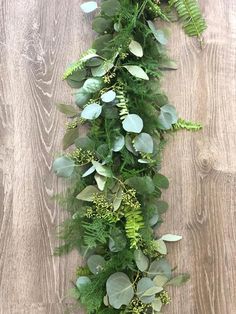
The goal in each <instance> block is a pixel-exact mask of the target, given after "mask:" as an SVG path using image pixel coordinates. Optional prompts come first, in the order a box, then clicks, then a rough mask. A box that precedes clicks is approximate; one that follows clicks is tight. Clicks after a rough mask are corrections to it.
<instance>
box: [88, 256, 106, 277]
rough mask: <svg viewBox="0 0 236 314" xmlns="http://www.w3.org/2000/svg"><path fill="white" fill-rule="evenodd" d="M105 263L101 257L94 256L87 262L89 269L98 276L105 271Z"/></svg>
mask: <svg viewBox="0 0 236 314" xmlns="http://www.w3.org/2000/svg"><path fill="white" fill-rule="evenodd" d="M105 263H106V261H105V259H104V257H102V256H101V255H92V256H90V257H89V258H88V260H87V265H88V268H89V270H90V271H91V273H93V274H94V275H97V274H98V273H100V272H101V271H102V270H103V269H104V266H105Z"/></svg>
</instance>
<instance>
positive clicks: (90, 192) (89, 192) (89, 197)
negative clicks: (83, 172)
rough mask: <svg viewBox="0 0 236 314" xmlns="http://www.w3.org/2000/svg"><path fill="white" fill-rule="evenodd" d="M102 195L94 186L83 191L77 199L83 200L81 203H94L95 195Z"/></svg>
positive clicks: (89, 186)
mask: <svg viewBox="0 0 236 314" xmlns="http://www.w3.org/2000/svg"><path fill="white" fill-rule="evenodd" d="M97 193H101V192H100V191H99V190H98V188H97V187H96V186H94V185H88V186H86V188H85V189H84V190H83V191H81V192H80V193H79V194H78V195H77V196H76V198H77V199H79V200H81V201H87V202H92V201H93V199H94V196H95V194H97Z"/></svg>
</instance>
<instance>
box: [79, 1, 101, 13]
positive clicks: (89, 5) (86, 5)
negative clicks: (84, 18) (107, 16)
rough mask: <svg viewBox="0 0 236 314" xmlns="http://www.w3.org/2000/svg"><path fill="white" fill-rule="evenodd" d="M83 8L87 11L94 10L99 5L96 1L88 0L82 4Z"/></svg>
mask: <svg viewBox="0 0 236 314" xmlns="http://www.w3.org/2000/svg"><path fill="white" fill-rule="evenodd" d="M80 7H81V10H82V11H83V12H85V13H90V12H93V11H95V10H96V9H97V7H98V5H97V2H96V1H87V2H84V3H82V4H81V5H80Z"/></svg>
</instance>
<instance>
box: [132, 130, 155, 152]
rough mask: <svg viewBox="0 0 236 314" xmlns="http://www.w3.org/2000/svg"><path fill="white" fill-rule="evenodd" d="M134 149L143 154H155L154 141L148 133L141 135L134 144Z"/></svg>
mask: <svg viewBox="0 0 236 314" xmlns="http://www.w3.org/2000/svg"><path fill="white" fill-rule="evenodd" d="M133 145H134V148H135V149H136V150H137V151H139V152H142V153H147V154H151V153H152V152H153V139H152V137H151V135H149V134H148V133H140V134H139V135H137V136H136V137H135V139H134V142H133Z"/></svg>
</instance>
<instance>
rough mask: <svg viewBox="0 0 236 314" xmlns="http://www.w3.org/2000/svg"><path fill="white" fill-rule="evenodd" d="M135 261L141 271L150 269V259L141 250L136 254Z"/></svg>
mask: <svg viewBox="0 0 236 314" xmlns="http://www.w3.org/2000/svg"><path fill="white" fill-rule="evenodd" d="M134 260H135V263H136V265H137V267H138V269H139V270H140V271H142V272H144V271H145V270H147V269H148V266H149V259H148V258H147V256H145V255H144V254H143V252H142V251H141V250H140V249H139V250H136V251H135V252H134Z"/></svg>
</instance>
